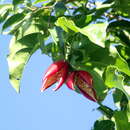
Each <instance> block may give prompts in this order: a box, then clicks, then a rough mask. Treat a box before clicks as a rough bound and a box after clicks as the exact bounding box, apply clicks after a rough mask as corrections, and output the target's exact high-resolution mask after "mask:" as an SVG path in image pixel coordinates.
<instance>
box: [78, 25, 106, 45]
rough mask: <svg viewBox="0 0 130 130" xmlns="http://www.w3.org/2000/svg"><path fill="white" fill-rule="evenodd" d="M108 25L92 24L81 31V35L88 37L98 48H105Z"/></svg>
mask: <svg viewBox="0 0 130 130" xmlns="http://www.w3.org/2000/svg"><path fill="white" fill-rule="evenodd" d="M107 25H108V24H107V23H99V24H90V25H88V26H86V27H84V28H82V29H80V33H82V34H84V35H86V36H87V37H88V38H89V40H90V41H92V42H93V43H95V44H97V45H98V46H101V47H105V40H106V28H107Z"/></svg>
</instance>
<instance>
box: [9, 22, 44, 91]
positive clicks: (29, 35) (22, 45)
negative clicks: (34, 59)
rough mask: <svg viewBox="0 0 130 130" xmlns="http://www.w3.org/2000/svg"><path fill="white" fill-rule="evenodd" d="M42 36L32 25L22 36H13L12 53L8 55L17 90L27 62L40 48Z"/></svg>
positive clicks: (12, 78) (10, 72) (12, 81)
mask: <svg viewBox="0 0 130 130" xmlns="http://www.w3.org/2000/svg"><path fill="white" fill-rule="evenodd" d="M40 37H42V34H41V33H39V31H38V29H36V27H35V26H33V25H31V26H30V27H29V28H28V29H27V30H26V33H25V34H24V35H23V36H21V35H20V34H19V35H17V36H13V38H12V40H11V43H10V53H9V56H8V65H9V75H10V82H11V84H12V86H13V87H14V88H15V90H16V91H17V92H19V91H20V80H21V78H22V73H23V70H24V67H25V65H26V63H27V62H28V60H29V58H30V57H31V55H32V54H33V53H34V52H35V51H36V50H37V49H38V48H40V44H41V43H40V42H41V41H40Z"/></svg>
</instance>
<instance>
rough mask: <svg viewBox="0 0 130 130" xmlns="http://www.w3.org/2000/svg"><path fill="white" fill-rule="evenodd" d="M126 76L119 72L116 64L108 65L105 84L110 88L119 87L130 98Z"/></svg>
mask: <svg viewBox="0 0 130 130" xmlns="http://www.w3.org/2000/svg"><path fill="white" fill-rule="evenodd" d="M123 81H124V77H123V76H122V75H121V74H119V73H118V70H117V68H115V67H114V66H108V67H107V69H106V72H105V84H106V85H107V86H108V87H109V88H118V89H120V90H121V91H122V92H123V93H124V94H125V95H126V96H127V98H128V100H129V99H130V95H129V94H128V93H127V92H126V90H125V87H124V84H123Z"/></svg>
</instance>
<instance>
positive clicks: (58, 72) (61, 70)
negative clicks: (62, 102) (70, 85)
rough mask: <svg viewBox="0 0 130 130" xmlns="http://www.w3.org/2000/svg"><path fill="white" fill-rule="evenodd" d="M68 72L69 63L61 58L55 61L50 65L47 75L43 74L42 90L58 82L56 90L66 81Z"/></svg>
mask: <svg viewBox="0 0 130 130" xmlns="http://www.w3.org/2000/svg"><path fill="white" fill-rule="evenodd" d="M67 74H68V63H67V62H65V61H63V60H61V61H57V62H54V63H53V64H51V65H50V67H49V68H48V69H47V71H46V73H45V75H44V76H43V80H42V82H43V83H42V88H41V91H44V90H45V89H47V88H48V87H50V86H51V85H53V84H54V83H56V82H58V84H57V86H56V88H55V89H53V90H54V91H56V90H58V89H59V88H60V87H61V86H62V84H63V83H64V82H65V80H66V78H67Z"/></svg>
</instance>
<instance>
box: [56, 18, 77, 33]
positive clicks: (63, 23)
mask: <svg viewBox="0 0 130 130" xmlns="http://www.w3.org/2000/svg"><path fill="white" fill-rule="evenodd" d="M56 25H57V26H60V27H61V28H63V30H65V31H66V32H68V31H69V30H68V29H71V30H72V31H74V32H79V28H78V27H76V25H75V24H74V22H73V21H72V20H69V19H67V18H65V17H60V18H58V20H57V22H56Z"/></svg>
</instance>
